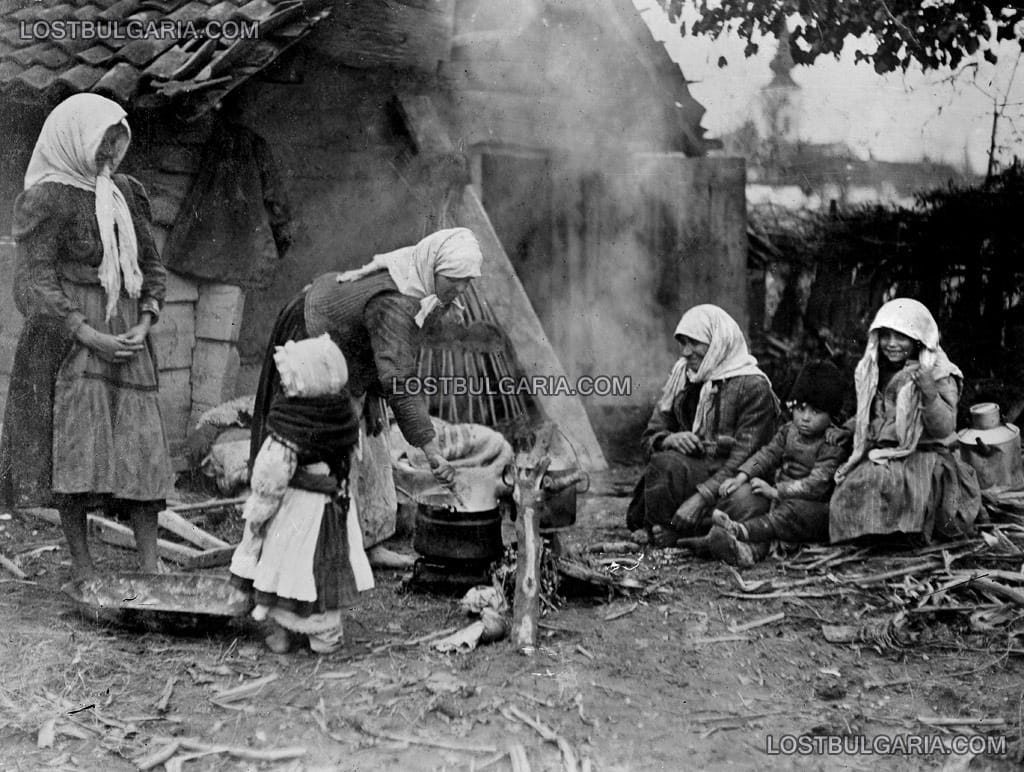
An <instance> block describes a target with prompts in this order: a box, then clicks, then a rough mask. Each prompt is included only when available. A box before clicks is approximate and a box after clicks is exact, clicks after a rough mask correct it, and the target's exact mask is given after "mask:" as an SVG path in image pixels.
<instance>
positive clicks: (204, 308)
mask: <svg viewBox="0 0 1024 772" xmlns="http://www.w3.org/2000/svg"><path fill="white" fill-rule="evenodd" d="M244 310H245V292H244V291H243V290H242V288H241V287H236V286H234V285H232V284H212V283H206V282H204V283H202V284H200V285H199V300H198V301H197V302H196V337H197V338H206V339H209V340H220V341H229V342H231V343H234V342H235V341H236V340H238V334H239V332H240V331H241V329H242V313H243V311H244Z"/></svg>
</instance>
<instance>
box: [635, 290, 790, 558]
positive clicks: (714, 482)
mask: <svg viewBox="0 0 1024 772" xmlns="http://www.w3.org/2000/svg"><path fill="white" fill-rule="evenodd" d="M675 337H676V340H677V341H678V342H679V346H680V348H681V349H682V356H681V357H680V358H679V360H678V361H677V362H676V364H675V366H674V367H673V368H672V373H671V375H670V376H669V379H668V382H667V383H666V384H665V388H664V391H663V393H662V395H661V399H660V400H659V401H658V404H657V405H656V406H655V408H654V413H653V414H652V415H651V419H650V421H649V422H648V424H647V429H646V430H645V431H644V433H643V436H642V438H641V442H642V443H643V447H644V452H645V455H646V456H647V468H646V469H645V470H644V474H643V476H642V477H641V478H640V481H639V482H638V483H637V486H636V489H635V490H634V492H633V499H632V501H631V502H630V504H629V509H628V511H627V513H626V523H627V525H628V526H629V529H630V530H631V531H634V530H638V529H641V528H646V529H647V530H648V531H649V532H650V533H651V535H652V536H653V538H654V541H655V543H656V544H658V545H660V546H673V545H674V544H675V542H676V540H677V539H678V538H680V537H691V536H697V535H701V534H703V533H706V532H707V531H708V529H709V528H710V527H711V520H710V518H711V512H712V510H713V509H714V505H715V504H716V503H717V502H718V498H719V494H718V489H719V486H720V485H721V484H722V482H724V481H725V480H727V479H728V478H730V477H732V476H733V475H735V474H736V472H737V470H738V469H739V467H740V465H741V464H742V463H743V462H744V461H746V460H747V459H748V458H749V457H750V456H751V455H753V453H754V452H755V451H757V450H758V449H759V448H760V447H761V446H762V445H764V444H765V443H766V442H768V440H769V439H771V437H772V434H773V433H774V432H775V423H776V421H777V419H778V416H779V401H778V399H777V398H776V396H775V393H774V392H773V391H772V385H771V383H770V382H769V380H768V376H766V375H765V374H764V373H763V372H762V371H761V369H760V368H759V367H758V366H757V360H756V359H755V358H754V357H753V356H752V355H751V354H750V352H749V351H748V350H747V341H746V339H745V338H744V337H743V332H742V330H740V328H739V325H738V324H736V321H735V320H734V319H733V318H732V317H731V316H729V314H727V313H726V312H725V311H723V310H722V309H721V308H719V307H718V306H713V305H699V306H694V307H693V308H691V309H690V310H689V311H687V312H686V313H685V314H683V318H682V319H681V320H680V321H679V325H678V326H677V327H676V332H675Z"/></svg>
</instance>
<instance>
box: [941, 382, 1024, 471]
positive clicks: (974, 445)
mask: <svg viewBox="0 0 1024 772" xmlns="http://www.w3.org/2000/svg"><path fill="white" fill-rule="evenodd" d="M970 412H971V428H970V429H964V430H963V431H961V432H960V433H959V434H958V435H957V438H958V439H959V440H960V455H961V456H962V458H963V459H964V461H966V462H967V463H968V464H970V465H971V466H972V467H974V470H975V471H976V472H977V473H978V482H979V484H980V485H981V488H982V490H987V489H989V488H993V487H996V486H1003V487H1011V488H1019V487H1020V486H1021V485H1024V463H1022V461H1021V449H1020V429H1018V428H1017V427H1016V426H1014V425H1013V424H1004V423H1002V422H1001V419H1000V415H999V405H997V404H996V403H994V402H982V403H980V404H978V405H971V411H970Z"/></svg>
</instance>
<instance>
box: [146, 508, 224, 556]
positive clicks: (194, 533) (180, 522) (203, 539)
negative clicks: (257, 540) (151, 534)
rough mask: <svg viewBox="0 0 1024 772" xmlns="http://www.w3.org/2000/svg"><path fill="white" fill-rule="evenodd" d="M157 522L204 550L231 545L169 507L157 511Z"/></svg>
mask: <svg viewBox="0 0 1024 772" xmlns="http://www.w3.org/2000/svg"><path fill="white" fill-rule="evenodd" d="M157 523H158V524H159V525H160V527H161V528H165V529H167V530H168V531H170V532H171V533H173V534H175V535H177V536H180V537H181V538H182V539H184V540H185V541H188V542H191V543H192V544H194V545H196V546H197V547H201V548H203V549H204V550H211V549H223V548H225V547H230V546H231V545H230V544H228V543H227V542H226V541H224V540H223V539H218V538H217V537H216V536H214V535H213V534H209V533H207V532H206V531H204V530H203V529H202V528H200V527H199V526H197V525H196V524H195V523H190V522H189V521H188V520H186V519H185V518H183V517H182V516H181V515H179V514H178V513H177V512H175V511H174V510H171V509H165V510H163V511H162V512H160V513H158V514H157Z"/></svg>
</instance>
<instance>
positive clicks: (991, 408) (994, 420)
mask: <svg viewBox="0 0 1024 772" xmlns="http://www.w3.org/2000/svg"><path fill="white" fill-rule="evenodd" d="M1000 423H1001V422H1000V420H999V405H997V404H996V403H995V402H979V403H978V404H977V405H971V428H972V429H995V428H996V427H997V426H999V424H1000Z"/></svg>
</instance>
